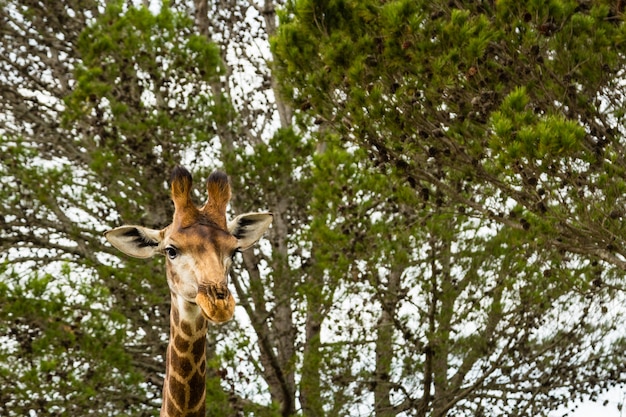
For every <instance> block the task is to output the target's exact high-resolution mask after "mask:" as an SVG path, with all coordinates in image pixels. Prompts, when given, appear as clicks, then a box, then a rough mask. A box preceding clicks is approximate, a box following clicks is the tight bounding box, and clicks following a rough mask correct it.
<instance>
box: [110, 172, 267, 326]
mask: <svg viewBox="0 0 626 417" xmlns="http://www.w3.org/2000/svg"><path fill="white" fill-rule="evenodd" d="M170 181H171V191H172V200H173V202H174V208H175V211H174V218H173V221H172V223H171V224H170V225H169V226H167V227H165V228H164V229H161V230H155V229H149V228H146V227H142V226H122V227H118V228H116V229H113V230H110V231H108V232H106V233H105V237H106V238H107V240H108V241H109V242H111V244H112V245H113V246H115V247H116V248H118V249H119V250H121V251H122V252H124V253H126V254H127V255H130V256H134V257H137V258H149V257H151V256H153V255H157V254H158V255H164V256H165V258H166V271H167V282H168V285H169V287H170V291H171V292H172V293H173V294H175V295H176V296H178V297H179V298H182V299H183V300H185V301H187V302H189V303H192V304H197V305H198V306H199V307H200V309H201V311H202V313H203V315H204V316H205V317H206V318H207V319H208V320H209V321H211V322H213V323H223V322H225V321H228V320H230V319H231V318H232V317H233V313H234V309H235V300H234V298H233V296H232V294H231V293H230V291H229V290H228V285H227V284H228V270H229V268H230V265H231V263H232V257H233V255H234V254H235V253H236V252H237V251H242V250H246V249H248V248H250V247H251V246H252V245H254V244H255V243H256V242H257V241H258V240H259V239H260V238H261V236H262V235H263V233H264V232H265V231H266V230H267V228H268V227H269V225H270V223H271V222H272V215H271V214H270V213H247V214H242V215H239V216H237V217H235V218H234V219H233V220H231V221H230V222H227V220H226V206H227V204H228V202H229V201H230V197H231V191H230V184H229V181H228V177H227V176H226V174H224V173H222V172H219V171H215V172H213V173H212V174H211V175H210V176H209V179H208V180H207V191H208V199H207V201H206V203H205V204H204V205H203V206H202V207H199V208H198V207H196V206H195V204H194V203H193V201H192V199H191V185H192V179H191V174H190V173H189V171H187V170H186V169H185V168H183V167H176V168H175V169H174V171H173V172H172V176H171V179H170Z"/></svg>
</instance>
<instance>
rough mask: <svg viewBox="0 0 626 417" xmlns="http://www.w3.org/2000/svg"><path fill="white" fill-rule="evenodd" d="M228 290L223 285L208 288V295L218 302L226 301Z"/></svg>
mask: <svg viewBox="0 0 626 417" xmlns="http://www.w3.org/2000/svg"><path fill="white" fill-rule="evenodd" d="M228 294H230V292H229V291H228V288H226V287H225V286H222V285H212V286H210V287H208V288H207V295H209V296H211V297H213V298H214V299H216V300H225V299H227V298H228Z"/></svg>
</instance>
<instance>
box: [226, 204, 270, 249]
mask: <svg viewBox="0 0 626 417" xmlns="http://www.w3.org/2000/svg"><path fill="white" fill-rule="evenodd" d="M272 219H273V216H272V213H246V214H240V215H239V216H237V217H235V218H234V219H233V220H231V221H230V222H229V223H228V231H229V232H230V233H231V234H232V235H233V236H235V237H236V238H237V240H238V241H239V249H241V250H246V249H248V248H249V247H250V246H252V245H254V244H255V243H256V242H258V241H259V239H261V236H263V233H265V231H266V230H267V228H268V227H270V224H271V223H272Z"/></svg>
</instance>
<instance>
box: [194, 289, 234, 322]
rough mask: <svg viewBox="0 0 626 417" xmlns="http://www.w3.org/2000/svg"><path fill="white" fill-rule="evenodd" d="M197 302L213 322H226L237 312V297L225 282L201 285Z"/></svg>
mask: <svg viewBox="0 0 626 417" xmlns="http://www.w3.org/2000/svg"><path fill="white" fill-rule="evenodd" d="M196 302H197V304H198V305H199V306H200V308H201V309H202V312H203V313H204V315H205V316H206V318H207V319H209V320H210V321H211V322H213V323H224V322H226V321H228V320H230V319H231V318H232V317H233V314H234V313H235V299H234V298H233V296H232V294H231V293H230V290H229V289H228V287H227V286H226V285H225V284H210V285H207V286H206V287H205V286H200V288H198V295H197V296H196Z"/></svg>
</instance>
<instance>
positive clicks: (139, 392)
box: [0, 2, 219, 415]
mask: <svg viewBox="0 0 626 417" xmlns="http://www.w3.org/2000/svg"><path fill="white" fill-rule="evenodd" d="M1 6H2V8H1V9H0V10H1V13H2V20H3V37H2V48H3V54H2V57H3V58H2V59H3V60H2V65H3V73H4V74H6V76H3V77H2V80H1V82H2V89H3V91H4V92H6V94H4V93H3V96H4V97H5V98H6V100H3V101H2V110H1V113H2V115H3V117H2V126H1V128H0V129H1V142H0V149H2V155H3V157H2V178H3V180H2V182H3V187H2V206H1V207H2V231H1V233H2V249H3V250H2V253H3V255H2V269H1V271H0V272H1V275H2V286H1V291H2V295H3V300H5V302H3V304H2V308H1V313H0V314H1V315H2V317H3V321H2V327H1V329H2V333H1V334H2V340H3V344H2V353H1V355H2V359H3V360H2V364H3V365H2V368H1V369H2V370H1V372H0V375H1V376H0V377H1V378H2V380H3V382H2V385H3V387H8V388H7V389H6V390H5V389H3V392H2V395H3V400H4V401H3V403H2V404H3V405H2V406H1V407H4V408H3V410H4V411H3V412H2V414H7V415H24V414H28V412H29V411H28V410H34V411H35V412H37V413H39V414H41V415H47V414H63V415H101V414H102V415H104V414H128V415H131V414H132V415H142V414H143V415H153V414H154V413H155V410H158V399H159V398H160V390H161V385H162V371H163V369H164V367H163V365H162V362H163V357H164V353H165V346H166V345H165V343H164V340H165V339H164V337H163V335H164V334H166V329H165V327H166V323H167V319H166V317H167V314H168V311H169V308H168V303H169V294H168V290H167V285H166V284H165V282H164V281H163V276H164V275H163V270H162V264H160V263H158V264H152V265H145V264H141V263H138V262H133V261H131V260H124V262H125V263H126V264H127V265H128V268H127V269H123V268H120V261H119V260H116V258H113V256H112V254H114V252H113V251H112V250H111V249H110V248H107V247H105V246H104V245H103V244H102V243H103V241H102V237H101V233H102V232H103V231H104V230H105V229H106V228H109V227H111V226H113V225H114V224H115V223H116V222H119V223H121V222H126V221H130V220H132V221H135V222H139V221H141V222H143V224H146V225H149V226H156V225H163V224H167V222H168V221H169V219H170V217H171V213H172V208H171V205H170V204H169V203H168V202H169V195H168V193H167V189H166V187H165V181H166V179H167V177H168V175H169V171H170V169H171V167H173V166H174V165H175V163H177V162H178V161H179V160H180V159H181V157H182V154H183V151H187V150H188V149H190V148H193V147H194V146H197V144H198V143H202V144H204V146H206V143H207V142H208V141H209V139H208V138H210V135H211V132H212V128H211V115H212V114H213V113H215V112H216V111H217V110H218V107H217V106H216V105H215V103H214V102H213V101H212V99H211V93H210V88H209V84H208V80H209V79H211V78H213V77H215V76H216V75H217V73H218V72H219V55H218V53H217V50H216V49H215V47H214V46H213V45H211V44H210V43H209V42H208V41H207V40H206V39H205V38H203V37H200V36H198V35H196V34H195V29H194V25H193V21H192V20H191V19H190V18H189V17H187V16H186V15H184V14H181V13H178V12H175V11H172V10H171V9H169V8H168V7H163V8H162V9H161V11H160V13H159V14H157V15H154V14H151V13H150V12H149V11H148V10H147V9H138V8H132V7H131V8H126V7H125V6H123V4H122V2H110V3H108V4H107V5H106V7H102V8H100V5H98V4H97V3H91V4H85V3H84V2H79V3H65V4H63V5H59V6H58V7H53V8H49V7H47V6H45V5H43V4H39V3H36V2H35V3H32V2H3V3H1ZM4 70H6V71H4ZM205 155H209V153H208V152H207V153H205ZM144 213H145V214H144ZM142 214H144V215H143V218H142V219H140V218H141V217H142ZM42 381H45V382H46V383H45V384H42ZM129 393H131V394H129Z"/></svg>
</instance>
